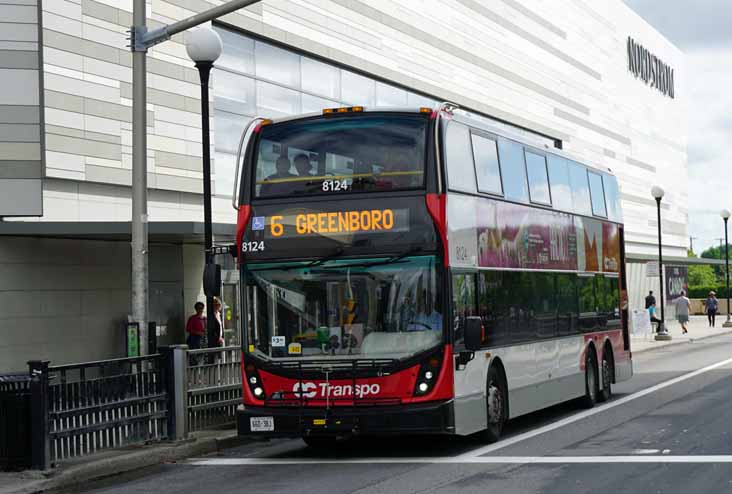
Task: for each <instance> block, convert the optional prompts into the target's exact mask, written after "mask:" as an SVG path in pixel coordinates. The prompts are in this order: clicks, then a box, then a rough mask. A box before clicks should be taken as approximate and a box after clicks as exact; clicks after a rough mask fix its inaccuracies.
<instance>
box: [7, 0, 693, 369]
mask: <svg viewBox="0 0 732 494" xmlns="http://www.w3.org/2000/svg"><path fill="white" fill-rule="evenodd" d="M39 1H40V0H39ZM17 3H19V2H16V1H13V0H0V14H2V15H0V19H1V20H0V73H1V74H2V75H3V77H4V80H5V81H10V83H9V84H8V83H6V85H5V87H4V90H3V92H2V94H0V216H3V217H5V218H4V219H5V221H3V222H0V328H2V332H3V335H4V336H5V337H4V338H3V339H2V341H0V371H3V370H9V369H18V368H23V366H24V365H25V362H26V361H27V360H29V359H32V358H50V359H52V360H53V361H54V362H69V361H77V360H89V359H96V358H108V357H115V356H120V355H121V354H122V353H123V351H124V333H123V329H122V328H123V325H124V322H125V321H126V320H127V315H128V314H129V311H130V308H129V305H130V298H129V286H130V274H129V273H130V248H129V221H130V216H131V200H130V184H131V166H132V120H131V119H132V108H131V107H132V100H131V92H132V86H131V81H132V69H131V65H132V62H131V53H130V51H129V48H127V47H126V45H127V44H128V41H127V39H126V37H127V33H126V31H127V30H128V29H129V27H130V25H131V24H132V0H45V1H41V2H40V4H37V3H35V1H23V2H20V3H22V4H23V5H16V4H17ZM218 3H220V2H210V1H206V0H153V1H152V2H149V3H148V19H149V21H148V23H149V25H150V26H152V27H157V26H160V25H163V24H168V23H171V22H174V21H176V20H179V19H182V18H184V17H187V16H189V15H193V14H195V13H196V12H200V11H203V10H205V9H207V8H210V7H212V6H215V5H216V4H218ZM214 27H215V28H216V29H217V30H218V32H219V33H220V35H221V37H222V40H223V42H224V51H223V55H222V57H221V58H220V59H219V60H218V61H217V63H216V67H215V69H214V71H213V77H212V88H213V96H212V108H213V111H212V129H213V135H212V143H213V147H214V150H213V151H214V152H213V153H212V155H213V157H214V163H213V174H214V175H213V177H212V178H213V189H214V211H213V217H214V222H215V223H217V230H216V231H217V232H218V238H219V239H220V240H226V239H227V238H229V237H227V236H228V235H230V234H231V233H232V232H233V227H232V225H233V223H234V222H235V215H234V211H233V210H232V208H231V204H230V197H231V192H232V189H233V181H234V161H235V159H234V155H235V152H236V146H237V144H238V139H239V137H240V134H241V132H242V130H243V129H244V127H245V125H246V123H247V122H248V121H249V120H250V119H251V118H252V117H253V116H255V115H262V116H266V117H278V116H283V115H290V114H297V113H302V112H309V111H317V110H319V109H321V108H323V107H332V106H339V105H356V104H357V105H363V106H367V107H373V106H425V105H433V104H435V103H436V102H438V101H444V100H448V101H451V102H453V103H456V104H458V105H460V106H462V107H464V108H466V109H469V110H471V111H474V112H478V113H482V114H484V115H486V116H489V117H492V118H495V119H498V120H500V121H501V122H504V123H505V124H507V125H511V126H517V127H520V128H521V129H523V130H525V131H528V132H534V133H538V134H541V135H542V136H544V137H549V138H550V139H552V140H554V141H556V142H557V143H558V144H560V145H561V146H562V148H563V149H565V150H566V151H568V152H569V153H571V154H573V155H575V156H576V157H577V158H578V159H580V160H582V161H585V162H587V163H590V164H593V165H595V166H599V167H603V168H609V169H611V170H612V171H613V172H614V173H615V174H616V175H617V176H618V178H619V182H620V186H621V197H622V204H623V208H624V219H625V224H626V242H627V250H628V252H629V253H630V254H631V255H632V254H638V255H641V256H642V255H647V254H653V253H654V252H656V249H657V244H656V241H657V237H656V230H657V223H656V210H655V202H654V200H653V199H652V198H651V196H650V188H651V186H652V185H654V184H660V185H662V186H663V187H664V188H665V189H666V196H665V197H664V200H663V202H662V214H663V216H664V218H663V233H664V252H665V254H666V255H670V256H683V255H685V252H686V250H685V249H686V245H687V189H686V177H687V158H686V139H687V133H686V129H685V122H686V105H687V102H686V90H685V85H686V81H685V77H684V61H683V55H682V53H681V52H680V51H679V50H678V49H677V48H676V47H674V46H673V45H672V44H671V43H670V42H668V41H667V40H666V39H665V38H663V37H662V36H661V35H660V34H659V33H658V32H657V31H655V30H654V29H653V28H652V27H651V26H650V25H649V24H647V23H646V22H645V21H644V20H643V19H641V18H640V17H639V16H638V15H636V14H635V13H634V12H633V11H632V10H630V9H629V8H628V7H627V6H626V5H625V4H624V3H623V2H622V1H621V0H608V1H604V2H592V1H590V0H551V1H547V2H535V1H533V0H490V1H487V2H479V1H477V0H430V1H425V2H410V1H407V0H380V1H366V0H263V1H262V2H260V3H257V4H255V5H253V6H251V7H249V8H247V9H244V10H241V11H239V12H236V13H233V14H230V15H228V16H225V17H223V18H221V19H219V20H217V21H216V22H215V23H214ZM185 40H186V33H181V34H179V35H176V36H174V37H173V39H171V40H170V41H167V42H165V43H162V44H160V45H157V46H155V47H153V48H151V49H150V50H149V52H148V186H149V189H150V190H149V205H148V207H149V222H150V223H149V225H150V259H149V260H150V273H151V275H150V276H151V278H150V279H151V285H150V298H151V319H152V320H155V321H157V322H158V324H159V325H160V326H162V329H161V330H160V333H161V334H160V340H159V341H160V342H161V343H174V342H182V341H183V339H184V335H183V322H184V321H185V316H186V314H187V313H188V312H190V310H191V307H192V305H193V302H195V300H197V299H199V298H201V297H202V294H201V289H200V279H201V271H202V266H203V255H202V247H201V244H202V235H201V233H202V227H201V224H200V222H201V221H202V219H203V211H202V194H201V193H202V174H201V156H202V151H201V110H200V104H201V103H200V87H199V82H198V74H197V72H196V69H195V68H194V67H193V63H192V62H191V61H190V60H189V59H188V57H187V55H186V51H185Z"/></svg>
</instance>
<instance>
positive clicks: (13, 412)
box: [0, 374, 31, 470]
mask: <svg viewBox="0 0 732 494" xmlns="http://www.w3.org/2000/svg"><path fill="white" fill-rule="evenodd" d="M30 381H31V379H30V376H29V375H27V374H11V375H0V469H2V470H19V469H23V468H29V467H30V466H31V409H30Z"/></svg>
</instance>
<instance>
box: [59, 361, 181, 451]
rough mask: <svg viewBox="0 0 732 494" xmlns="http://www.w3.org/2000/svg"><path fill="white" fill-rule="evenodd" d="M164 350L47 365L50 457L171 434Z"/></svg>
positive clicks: (156, 438) (124, 444)
mask: <svg viewBox="0 0 732 494" xmlns="http://www.w3.org/2000/svg"><path fill="white" fill-rule="evenodd" d="M166 363H167V362H166V361H165V359H164V358H163V356H162V355H159V354H155V355H148V356H145V357H135V358H124V359H113V360H103V361H97V362H85V363H82V364H72V365H60V366H53V367H47V369H45V371H46V372H47V383H48V387H47V390H48V391H47V403H48V405H47V407H48V424H49V429H48V438H49V450H50V460H51V461H53V462H55V461H58V460H61V459H65V458H71V457H77V456H84V455H88V454H91V453H94V452H96V451H100V450H103V449H110V448H119V447H122V446H126V445H128V444H133V443H141V442H146V441H152V440H159V439H164V438H166V437H167V434H168V432H167V408H168V404H167V401H168V386H167V382H166V371H167V368H166V367H167V366H166Z"/></svg>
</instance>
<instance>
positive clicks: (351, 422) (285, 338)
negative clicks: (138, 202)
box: [235, 104, 632, 446]
mask: <svg viewBox="0 0 732 494" xmlns="http://www.w3.org/2000/svg"><path fill="white" fill-rule="evenodd" d="M528 140H529V139H522V138H521V136H520V135H519V137H518V138H516V137H515V136H514V135H513V134H511V133H510V132H508V131H506V129H502V128H501V127H497V126H495V125H492V124H491V123H490V121H489V120H487V119H484V118H482V117H478V116H474V115H471V114H470V113H468V112H464V111H462V110H460V109H459V108H457V107H455V106H454V105H450V104H442V105H440V106H439V107H438V108H436V109H431V108H420V109H413V110H405V109H399V110H382V109H379V110H374V111H368V110H367V109H364V108H362V107H350V108H336V109H327V110H324V111H323V112H322V113H320V114H311V115H305V116H301V117H295V118H286V119H282V120H277V121H270V120H264V119H257V120H255V121H254V122H252V124H250V126H249V127H248V129H247V130H246V131H245V134H244V135H243V136H242V146H241V147H242V149H243V153H242V151H241V150H240V154H241V155H242V159H241V160H240V161H241V167H240V168H238V169H241V170H243V172H242V173H241V177H240V179H239V177H238V176H237V182H238V183H239V184H240V185H239V188H238V191H236V192H235V197H236V204H235V205H236V207H237V208H238V211H239V214H238V234H237V246H238V248H239V263H240V279H241V284H242V301H243V314H244V317H243V318H242V319H243V327H242V329H241V333H242V350H243V352H242V355H243V357H242V373H243V376H242V377H243V404H242V405H241V406H240V407H239V410H238V420H237V422H238V429H239V433H240V434H243V435H257V436H263V437H274V436H301V437H303V438H304V439H305V441H306V442H307V443H308V444H310V445H321V446H322V445H328V444H331V443H333V442H334V441H336V440H337V439H338V438H341V437H348V436H352V435H358V434H364V435H366V434H389V433H437V434H458V435H467V434H473V433H477V432H482V433H483V434H484V435H485V438H486V440H488V441H495V440H497V439H498V438H499V437H500V434H501V430H502V428H503V425H504V423H505V422H506V421H507V420H508V419H511V418H514V417H517V416H520V415H523V414H526V413H529V412H532V411H535V410H538V409H541V408H544V407H548V406H550V405H554V404H556V403H559V402H562V401H565V400H570V399H574V398H580V399H582V400H584V402H585V404H586V405H587V406H592V405H593V404H594V403H595V402H596V401H601V400H605V399H607V398H608V397H609V396H610V394H611V387H612V384H613V383H615V382H619V381H622V380H625V379H629V378H630V376H631V375H632V364H631V353H630V348H629V337H628V329H627V328H628V323H627V321H628V316H627V310H626V308H625V304H624V302H623V301H624V300H625V299H626V296H625V290H626V288H625V286H626V285H625V280H624V277H623V273H624V265H625V259H624V248H623V226H622V222H621V214H620V208H619V198H618V196H619V194H618V187H617V183H616V180H615V178H614V177H613V176H612V175H610V174H609V173H607V172H606V171H602V170H598V169H595V168H592V167H588V166H585V165H583V164H580V163H577V162H576V161H574V160H572V159H571V158H569V157H568V156H566V155H565V154H563V153H562V152H561V151H560V150H557V149H550V148H548V147H546V146H544V147H542V146H536V145H531V144H528V143H527V142H526V141H528ZM237 175H238V173H237Z"/></svg>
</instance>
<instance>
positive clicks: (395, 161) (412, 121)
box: [254, 113, 428, 197]
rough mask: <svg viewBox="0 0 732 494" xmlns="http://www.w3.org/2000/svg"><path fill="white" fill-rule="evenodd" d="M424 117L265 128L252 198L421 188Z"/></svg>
mask: <svg viewBox="0 0 732 494" xmlns="http://www.w3.org/2000/svg"><path fill="white" fill-rule="evenodd" d="M427 123H428V117H427V116H426V115H425V114H401V113H391V114H369V113H363V114H358V115H349V116H335V117H333V116H329V117H320V118H311V119H305V120H299V121H293V122H283V123H280V124H273V125H266V126H264V127H263V128H262V131H261V139H260V140H259V148H258V151H257V155H256V165H255V166H254V170H255V171H254V173H255V179H254V183H255V187H254V195H255V197H275V196H288V195H312V194H333V193H342V192H350V191H353V192H365V191H383V190H394V189H413V188H421V187H422V186H423V184H424V168H425V163H424V162H425V143H426V137H427Z"/></svg>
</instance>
